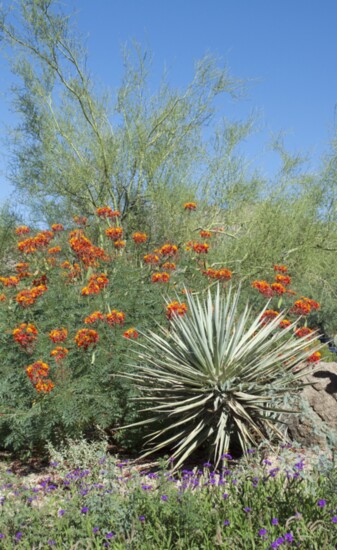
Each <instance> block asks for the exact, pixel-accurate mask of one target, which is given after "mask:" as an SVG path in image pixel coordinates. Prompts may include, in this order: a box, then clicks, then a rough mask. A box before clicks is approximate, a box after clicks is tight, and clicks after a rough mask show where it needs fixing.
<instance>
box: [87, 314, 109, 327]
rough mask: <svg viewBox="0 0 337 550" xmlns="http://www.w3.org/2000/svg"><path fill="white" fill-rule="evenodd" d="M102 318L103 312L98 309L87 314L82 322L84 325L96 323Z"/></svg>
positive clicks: (102, 319)
mask: <svg viewBox="0 0 337 550" xmlns="http://www.w3.org/2000/svg"><path fill="white" fill-rule="evenodd" d="M104 319H105V317H104V315H103V313H101V312H100V311H94V312H93V313H91V315H88V317H86V318H85V319H84V323H85V324H86V325H91V324H93V323H96V322H97V321H104Z"/></svg>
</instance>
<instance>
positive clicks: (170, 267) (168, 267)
mask: <svg viewBox="0 0 337 550" xmlns="http://www.w3.org/2000/svg"><path fill="white" fill-rule="evenodd" d="M176 267H177V266H176V264H175V263H174V262H165V263H164V264H163V265H162V268H163V269H166V271H174V270H175V269H176Z"/></svg>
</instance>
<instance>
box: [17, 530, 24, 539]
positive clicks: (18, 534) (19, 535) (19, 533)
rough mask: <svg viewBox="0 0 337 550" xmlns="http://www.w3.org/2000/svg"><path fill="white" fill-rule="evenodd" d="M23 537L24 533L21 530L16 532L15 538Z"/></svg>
mask: <svg viewBox="0 0 337 550" xmlns="http://www.w3.org/2000/svg"><path fill="white" fill-rule="evenodd" d="M22 537H23V533H21V531H19V532H18V533H16V535H15V540H20V539H22Z"/></svg>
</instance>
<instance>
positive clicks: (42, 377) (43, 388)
mask: <svg viewBox="0 0 337 550" xmlns="http://www.w3.org/2000/svg"><path fill="white" fill-rule="evenodd" d="M26 373H27V375H28V378H29V379H30V380H31V382H32V384H33V385H34V386H35V389H36V390H37V391H38V392H39V393H41V392H43V393H49V392H50V391H51V390H52V389H53V388H54V384H53V382H52V381H51V380H49V379H47V376H48V374H49V365H47V363H44V362H43V361H35V363H33V364H32V365H28V367H26Z"/></svg>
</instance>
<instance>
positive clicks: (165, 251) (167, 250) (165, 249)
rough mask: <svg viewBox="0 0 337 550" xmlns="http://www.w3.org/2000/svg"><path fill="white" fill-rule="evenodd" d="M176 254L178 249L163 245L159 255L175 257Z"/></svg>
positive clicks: (173, 245)
mask: <svg viewBox="0 0 337 550" xmlns="http://www.w3.org/2000/svg"><path fill="white" fill-rule="evenodd" d="M177 252H178V247H177V246H176V245H175V244H169V243H167V244H164V245H163V246H162V247H161V249H160V254H162V255H163V256H175V254H177Z"/></svg>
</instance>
